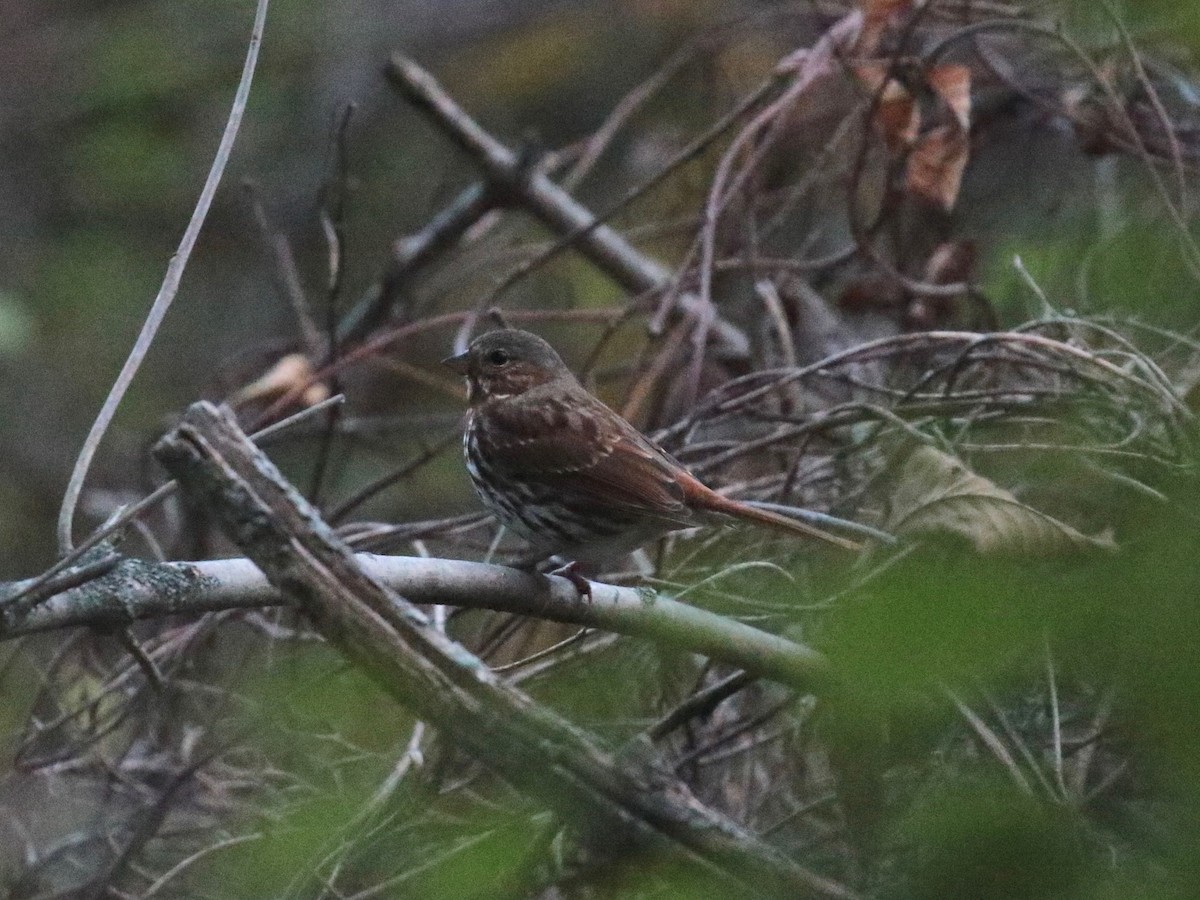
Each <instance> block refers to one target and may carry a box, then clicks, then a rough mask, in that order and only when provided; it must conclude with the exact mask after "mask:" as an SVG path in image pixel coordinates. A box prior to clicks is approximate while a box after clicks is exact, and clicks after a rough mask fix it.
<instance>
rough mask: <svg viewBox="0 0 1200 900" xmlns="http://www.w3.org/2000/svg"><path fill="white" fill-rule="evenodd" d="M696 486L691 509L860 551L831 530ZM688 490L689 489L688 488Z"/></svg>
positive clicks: (692, 491) (854, 543) (691, 497)
mask: <svg viewBox="0 0 1200 900" xmlns="http://www.w3.org/2000/svg"><path fill="white" fill-rule="evenodd" d="M697 485H698V486H699V487H700V488H702V491H695V490H691V491H689V493H690V494H691V496H690V497H689V501H690V504H691V506H692V507H693V508H701V509H705V510H708V511H709V512H715V513H723V514H724V515H727V516H733V517H734V518H736V519H742V520H743V521H746V522H754V523H756V524H758V525H765V526H766V527H768V528H774V529H775V530H776V531H787V532H789V533H791V534H798V535H801V536H803V537H809V538H816V539H818V540H822V541H825V542H826V543H828V544H833V545H835V546H837V547H841V548H842V549H843V550H850V551H852V552H857V551H859V550H862V549H863V545H862V544H860V543H859V542H858V541H852V540H850V538H846V537H842V536H841V535H840V534H834V533H833V532H831V531H826V530H825V529H824V528H818V527H817V526H816V525H810V524H809V523H808V522H802V521H801V520H799V519H793V518H791V517H790V516H785V515H782V514H780V513H777V512H772V511H771V510H769V509H760V508H759V507H757V506H751V505H750V504H748V503H743V502H741V501H740V500H731V499H730V498H728V497H723V496H721V495H720V494H718V493H717V492H716V491H714V490H712V489H710V488H707V487H705V486H704V485H702V484H700V483H699V482H697ZM689 487H691V486H690V485H689Z"/></svg>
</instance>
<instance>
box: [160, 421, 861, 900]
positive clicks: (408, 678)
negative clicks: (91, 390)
mask: <svg viewBox="0 0 1200 900" xmlns="http://www.w3.org/2000/svg"><path fill="white" fill-rule="evenodd" d="M156 454H157V455H158V457H159V459H160V460H161V461H162V462H163V464H164V465H165V466H166V467H167V468H168V469H169V470H170V471H171V473H172V474H173V475H174V476H175V477H176V479H177V480H178V481H179V482H180V484H181V486H182V488H183V490H184V492H185V493H187V494H188V495H189V496H190V497H191V499H192V500H193V502H196V503H198V504H200V505H202V506H204V507H205V508H206V509H208V510H209V511H210V512H212V513H213V515H214V516H215V518H216V519H217V521H218V523H219V524H220V525H221V527H222V529H223V530H224V531H225V533H226V535H227V536H228V537H229V538H230V539H231V540H232V541H233V542H234V543H235V544H237V545H238V546H239V547H240V548H241V549H242V550H243V551H245V552H246V554H247V556H249V557H250V558H251V559H252V560H253V561H254V562H255V563H256V564H257V565H258V566H259V567H261V568H262V569H263V571H264V572H265V573H266V575H267V577H268V578H269V579H270V580H271V582H272V583H273V584H274V585H276V587H278V588H280V589H281V590H283V591H285V592H286V593H288V594H289V595H291V596H294V597H296V598H297V600H298V601H299V602H300V605H301V606H302V607H303V608H304V610H305V611H306V612H307V613H308V614H309V616H310V617H311V618H312V620H313V622H314V624H315V625H316V627H317V628H318V630H319V631H320V632H321V633H322V634H323V635H324V636H325V637H326V639H328V640H329V641H330V643H332V644H333V645H334V646H336V647H338V649H340V650H341V651H342V652H343V653H344V654H345V655H346V656H347V657H348V658H350V659H351V660H353V661H354V662H355V663H356V664H358V665H359V666H361V667H362V668H363V669H364V670H365V671H367V672H369V673H371V674H372V675H373V676H374V677H375V679H376V680H377V681H378V682H379V683H380V685H381V686H382V687H383V688H384V689H385V690H387V691H388V692H389V693H391V694H392V696H394V697H395V698H396V699H397V700H398V701H400V702H401V703H403V704H404V705H405V706H407V707H408V708H410V709H411V710H412V711H413V712H414V713H415V714H416V715H418V716H419V717H421V718H422V719H423V720H426V721H428V722H430V723H431V724H433V725H435V726H437V727H439V728H441V729H443V731H444V732H445V733H446V734H447V737H448V738H449V739H450V740H452V741H453V742H454V743H455V745H456V746H458V747H460V748H461V749H462V750H464V751H466V752H468V753H470V754H472V755H474V756H475V757H476V758H477V759H479V760H480V762H482V763H483V764H485V765H486V766H488V767H489V768H491V769H492V770H494V771H495V772H497V773H498V774H499V775H501V776H502V777H504V778H505V779H506V780H507V781H509V782H510V783H512V784H513V785H514V786H516V787H518V788H519V789H521V790H523V791H526V792H527V793H529V794H531V795H533V796H536V797H538V798H539V799H540V800H541V801H542V802H544V803H546V804H547V805H548V806H550V807H551V808H553V809H555V811H556V812H557V813H558V814H559V815H560V816H562V817H563V818H564V819H566V820H567V821H570V822H573V823H575V824H576V825H577V826H579V827H581V828H585V829H586V831H587V832H588V833H589V834H591V835H593V836H595V837H600V836H604V837H605V843H608V844H611V841H612V839H613V838H614V837H616V836H618V835H620V836H622V837H627V838H632V839H635V840H636V841H637V843H640V844H642V845H643V846H645V847H646V848H647V849H652V850H656V851H658V852H669V853H676V854H678V853H682V855H683V858H684V859H686V860H688V861H689V862H690V863H691V864H693V865H695V866H698V867H700V868H701V869H702V870H703V871H704V872H706V873H707V874H708V875H709V876H710V877H713V878H715V879H716V880H717V881H719V882H720V884H719V885H716V886H715V887H716V890H717V893H726V892H728V890H730V889H736V890H738V891H739V892H750V891H753V892H755V893H768V894H777V895H783V894H787V895H789V896H796V895H797V894H799V895H808V896H813V895H824V896H842V897H844V896H848V892H847V891H846V890H845V889H844V888H842V887H841V886H840V885H837V884H833V883H831V882H828V881H826V880H825V879H823V878H820V877H819V876H816V875H814V874H812V873H810V872H808V871H806V870H804V869H803V868H801V867H799V866H797V865H795V864H794V863H793V862H792V861H791V860H789V859H787V858H786V857H785V856H783V855H782V854H781V853H779V851H778V850H776V849H775V848H773V847H771V846H770V845H768V844H765V843H763V842H762V841H761V840H759V839H758V838H757V837H756V836H754V835H753V834H750V833H749V832H747V831H745V830H744V829H743V828H741V827H740V826H739V825H737V824H736V823H734V822H732V821H730V820H728V819H726V818H725V817H723V816H721V815H720V814H718V813H716V812H714V811H713V810H711V809H709V808H708V807H706V806H704V805H703V804H701V803H700V802H698V801H697V800H695V798H693V797H692V796H691V794H690V792H688V791H687V789H686V787H685V786H684V785H682V784H681V783H680V782H678V781H677V780H676V779H674V778H672V777H670V776H668V775H664V774H661V773H658V772H654V771H652V770H651V769H649V768H642V767H637V768H636V770H635V769H634V767H633V766H632V765H630V764H625V765H618V764H617V762H616V761H615V760H614V759H613V758H612V757H610V756H609V755H608V754H607V753H605V752H604V751H602V750H601V749H599V748H598V747H597V746H596V745H595V744H594V743H593V742H592V741H591V739H590V738H589V737H588V736H587V735H586V734H585V733H583V732H582V731H580V730H578V729H576V728H575V727H574V726H572V725H570V724H569V723H567V722H566V721H564V720H563V719H561V718H559V717H558V716H557V714H555V713H553V712H552V711H550V710H549V709H547V708H545V707H541V706H539V705H538V704H536V703H534V702H533V701H532V700H531V699H530V698H529V697H527V696H526V695H524V694H522V693H521V692H520V691H518V690H516V689H515V688H513V687H511V686H509V685H506V684H504V683H503V682H501V681H500V680H499V679H498V678H497V677H496V676H495V675H494V674H493V673H492V672H491V670H490V669H488V667H487V666H486V665H485V664H484V663H483V662H482V661H480V660H479V659H477V658H476V657H474V656H473V655H471V654H470V653H469V652H467V651H466V650H465V649H464V648H462V647H461V646H459V645H458V644H455V643H454V642H452V641H450V640H449V639H448V638H447V637H446V636H445V635H444V634H442V633H441V632H439V631H437V630H436V629H434V628H433V627H432V626H430V624H429V623H428V619H427V618H426V617H425V616H424V615H423V614H422V613H421V612H420V610H418V609H417V608H416V607H414V606H412V605H411V604H410V603H409V602H408V601H407V600H406V599H403V598H401V597H400V596H398V595H397V594H395V593H394V592H393V591H391V590H389V589H388V588H386V587H385V586H383V585H382V584H380V583H379V581H377V580H376V579H374V578H372V577H371V576H370V575H368V574H367V573H366V572H364V571H363V569H362V567H361V566H359V565H358V562H357V560H356V559H355V558H354V555H353V554H352V553H351V552H350V550H349V549H348V548H347V547H346V546H345V545H344V544H343V543H342V542H341V541H340V540H338V539H337V537H336V536H335V535H334V534H333V532H332V531H331V530H330V529H329V527H328V526H327V525H325V523H324V522H322V521H321V519H320V517H319V515H318V513H317V512H316V510H315V509H313V508H312V507H311V506H310V505H309V504H308V503H307V502H306V501H305V500H304V498H303V497H301V496H300V495H299V494H298V493H297V492H296V491H295V489H294V488H292V487H291V485H289V484H288V483H287V482H286V481H284V480H283V478H282V476H281V475H280V474H279V471H278V470H277V469H276V468H275V467H274V466H273V465H272V464H271V463H270V461H269V460H267V459H266V457H265V456H263V454H262V453H261V452H260V451H259V450H258V449H257V448H256V447H255V446H254V445H253V444H252V443H251V442H250V441H249V439H247V438H246V436H245V435H244V434H242V433H241V431H240V430H239V429H238V427H237V424H236V422H234V420H233V418H232V417H231V416H230V415H228V414H227V413H224V412H221V411H218V410H217V409H215V408H214V407H213V406H211V405H210V404H207V403H198V404H195V405H194V406H193V407H192V408H191V409H190V410H189V411H188V413H187V415H186V416H185V417H184V420H183V421H182V422H181V423H180V425H179V426H178V427H177V428H176V429H175V430H174V431H172V432H171V433H169V434H168V435H167V436H166V437H164V438H163V440H162V441H160V443H159V445H158V447H157V448H156Z"/></svg>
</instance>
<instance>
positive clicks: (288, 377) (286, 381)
mask: <svg viewBox="0 0 1200 900" xmlns="http://www.w3.org/2000/svg"><path fill="white" fill-rule="evenodd" d="M315 375H316V370H315V369H314V368H313V364H312V361H311V360H310V359H309V358H308V357H307V356H305V355H304V354H303V353H289V354H287V355H286V356H282V357H280V358H279V360H278V361H277V362H276V363H275V365H273V366H272V367H271V368H270V369H268V370H267V371H266V372H265V373H264V374H263V375H262V376H261V377H260V378H258V379H256V380H255V381H252V382H251V383H250V384H248V385H246V386H245V387H244V388H242V389H241V390H240V391H238V392H237V394H235V395H234V396H233V398H232V401H233V403H234V404H235V405H236V404H241V403H245V402H247V401H250V400H260V399H270V398H274V397H280V396H283V395H284V394H287V393H290V392H291V391H293V390H302V393H301V395H300V402H301V403H302V404H303V405H304V406H313V405H315V404H317V403H320V402H321V401H322V400H326V399H328V397H329V387H328V385H326V384H324V383H323V382H320V381H314V380H313V378H314V376H315Z"/></svg>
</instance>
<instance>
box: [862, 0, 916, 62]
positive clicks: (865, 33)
mask: <svg viewBox="0 0 1200 900" xmlns="http://www.w3.org/2000/svg"><path fill="white" fill-rule="evenodd" d="M859 7H860V8H861V9H862V13H863V28H862V34H861V36H860V37H859V40H858V46H857V48H856V49H857V51H858V52H859V53H860V54H861V55H863V56H870V55H872V54H873V53H874V52H875V51H876V50H877V49H878V47H879V41H880V39H881V38H882V37H883V33H884V32H885V31H886V30H887V28H888V26H889V25H891V24H892V22H893V21H895V20H896V19H898V18H899V17H900V16H902V15H903V14H904V13H907V12H908V11H909V10H910V9H912V7H913V0H859Z"/></svg>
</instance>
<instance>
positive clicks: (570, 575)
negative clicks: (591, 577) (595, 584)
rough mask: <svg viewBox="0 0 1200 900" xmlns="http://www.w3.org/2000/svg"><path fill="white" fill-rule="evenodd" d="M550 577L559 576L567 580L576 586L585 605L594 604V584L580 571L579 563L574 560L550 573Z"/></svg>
mask: <svg viewBox="0 0 1200 900" xmlns="http://www.w3.org/2000/svg"><path fill="white" fill-rule="evenodd" d="M548 574H550V575H558V576H560V577H562V578H565V579H567V581H569V582H571V584H572V585H574V586H575V590H576V591H578V592H579V596H580V597H581V598H582V599H583V601H584V602H585V603H591V602H592V583H591V582H590V581H588V580H587V579H586V578H584V577H583V575H582V574H581V573H580V571H579V563H578V562H575V561H574V560H572V561H571V562H569V563H567V564H566V565H565V566H559V567H558V568H557V569H555V570H553V571H552V572H549V573H548Z"/></svg>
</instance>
